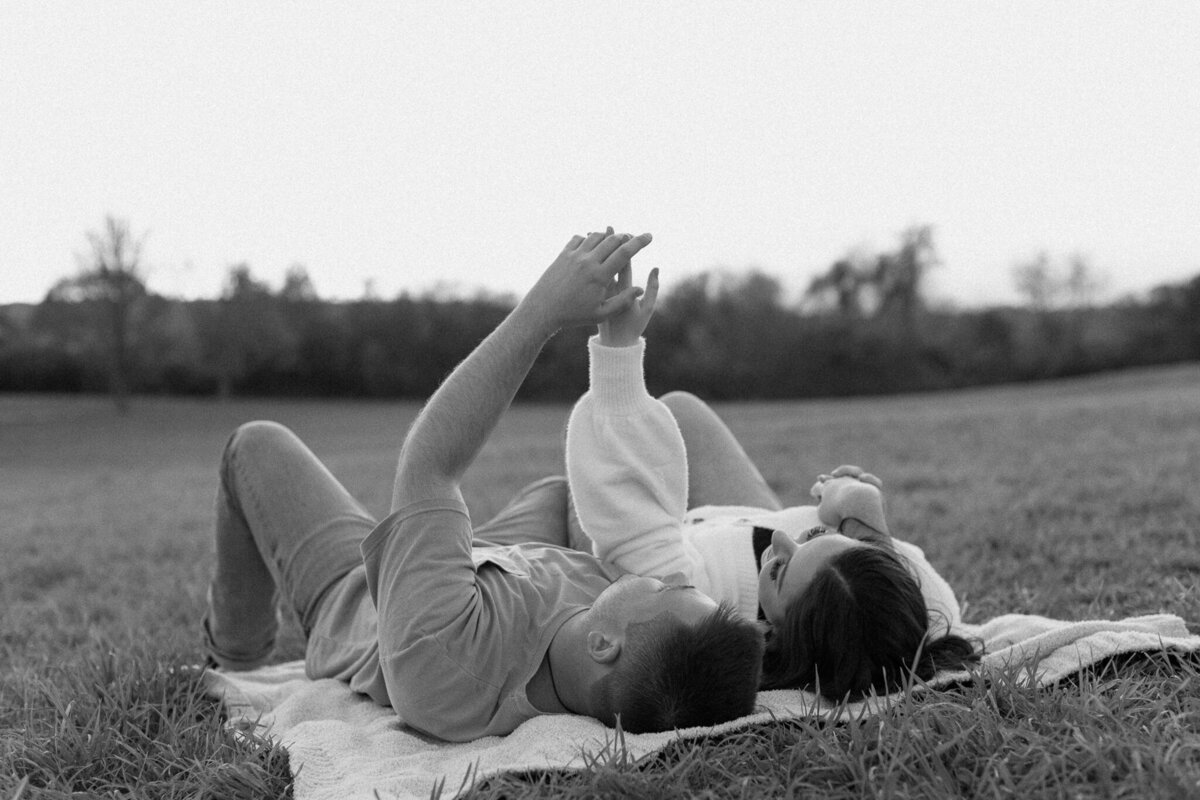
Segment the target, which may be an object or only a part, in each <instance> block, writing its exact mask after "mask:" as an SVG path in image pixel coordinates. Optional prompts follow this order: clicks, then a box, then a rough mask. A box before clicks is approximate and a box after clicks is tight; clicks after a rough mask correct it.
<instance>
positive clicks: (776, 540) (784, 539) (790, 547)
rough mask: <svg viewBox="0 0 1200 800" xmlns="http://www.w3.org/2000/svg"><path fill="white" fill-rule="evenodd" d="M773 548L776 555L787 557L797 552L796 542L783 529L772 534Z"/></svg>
mask: <svg viewBox="0 0 1200 800" xmlns="http://www.w3.org/2000/svg"><path fill="white" fill-rule="evenodd" d="M771 549H772V550H774V551H775V554H776V555H778V556H783V557H787V556H790V555H791V554H792V553H793V552H795V550H796V543H795V542H794V541H792V537H790V536H788V535H787V534H786V533H784V532H783V531H775V532H774V533H772V534H771Z"/></svg>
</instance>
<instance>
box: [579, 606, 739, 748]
mask: <svg viewBox="0 0 1200 800" xmlns="http://www.w3.org/2000/svg"><path fill="white" fill-rule="evenodd" d="M762 656H763V632H762V630H761V629H760V628H759V626H758V625H756V624H755V623H753V622H750V621H749V620H745V619H742V618H741V617H740V616H739V615H738V613H737V612H736V611H735V610H734V609H733V607H732V606H730V605H728V604H725V603H722V604H721V605H719V606H718V607H717V608H716V609H715V610H714V611H713V612H712V613H711V614H709V615H708V616H706V617H705V618H704V619H702V620H701V621H700V622H699V623H697V624H695V625H693V626H688V625H687V624H685V623H684V622H682V621H680V620H679V618H678V617H675V616H673V615H670V614H663V615H660V616H659V617H656V618H655V619H653V620H650V621H648V622H642V623H634V624H632V625H630V626H629V630H628V633H627V638H626V641H625V649H624V652H622V654H621V658H620V660H619V661H618V662H617V665H616V667H615V668H614V670H613V671H612V672H611V673H609V674H608V675H606V676H605V677H604V678H603V679H601V680H600V681H598V682H597V683H596V685H595V686H594V687H593V691H594V692H599V693H600V697H599V698H598V699H599V700H600V702H599V703H597V704H595V705H596V707H598V708H600V709H604V710H605V712H604V713H606V718H602V721H603V722H605V723H607V724H608V725H610V726H615V725H616V723H617V719H618V718H619V719H620V723H621V727H622V728H623V729H624V730H626V731H629V732H630V733H647V732H651V731H666V730H672V729H675V728H690V727H694V726H698V725H716V724H717V723H719V722H725V721H727V720H731V719H736V718H738V717H741V716H745V715H746V714H749V713H750V712H751V711H753V710H754V699H755V696H756V695H757V693H758V683H759V679H760V677H761V674H762Z"/></svg>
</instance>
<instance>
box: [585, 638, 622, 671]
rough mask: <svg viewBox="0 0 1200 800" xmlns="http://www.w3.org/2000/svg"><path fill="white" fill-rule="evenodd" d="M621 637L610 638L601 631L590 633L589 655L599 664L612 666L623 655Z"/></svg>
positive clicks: (588, 642) (588, 641)
mask: <svg viewBox="0 0 1200 800" xmlns="http://www.w3.org/2000/svg"><path fill="white" fill-rule="evenodd" d="M621 644H622V640H621V637H618V636H610V635H609V634H606V633H602V632H601V631H588V635H587V649H588V655H589V656H591V659H592V660H593V661H595V662H596V663H597V664H611V663H613V662H614V661H616V660H617V656H619V655H621Z"/></svg>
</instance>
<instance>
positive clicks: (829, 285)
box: [804, 257, 869, 317]
mask: <svg viewBox="0 0 1200 800" xmlns="http://www.w3.org/2000/svg"><path fill="white" fill-rule="evenodd" d="M868 282H869V281H868V276H867V274H866V273H865V271H864V270H862V269H860V268H859V267H858V265H856V264H855V263H854V261H853V260H852V259H851V258H850V257H846V258H839V259H838V260H837V261H835V262H833V264H832V265H831V266H830V267H829V270H828V271H827V272H825V273H823V274H821V275H818V276H817V277H815V278H813V279H812V282H811V283H810V284H809V285H808V289H807V290H805V293H804V296H805V297H806V298H811V299H815V300H817V301H818V302H821V303H822V305H824V304H825V303H826V302H827V301H826V300H825V298H827V297H828V296H829V295H832V296H833V299H834V302H835V303H836V304H837V310H838V313H840V314H843V315H845V316H847V317H857V316H860V315H861V314H862V297H861V295H862V291H863V288H864V287H865V286H866V285H867V283H868Z"/></svg>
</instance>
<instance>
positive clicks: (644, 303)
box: [600, 266, 658, 347]
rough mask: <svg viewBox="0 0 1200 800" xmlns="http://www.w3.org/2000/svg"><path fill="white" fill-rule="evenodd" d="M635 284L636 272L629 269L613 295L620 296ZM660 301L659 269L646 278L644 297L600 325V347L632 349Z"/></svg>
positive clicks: (620, 277)
mask: <svg viewBox="0 0 1200 800" xmlns="http://www.w3.org/2000/svg"><path fill="white" fill-rule="evenodd" d="M632 282H633V274H632V269H631V268H630V267H628V266H627V267H625V268H624V269H623V270H621V271H620V272H619V273H618V274H617V277H616V278H615V279H614V280H613V284H612V287H611V288H610V289H609V292H610V294H611V295H612V296H614V297H620V296H622V295H623V294H624V293H626V292H628V291H629V289H630V284H631V283H632ZM656 300H658V268H657V267H655V268H654V269H652V270H650V275H649V276H648V277H647V278H646V290H645V292H643V293H642V295H641V297H634V299H633V301H632V302H631V303H629V305H627V306H625V307H624V308H622V309H621V310H620V311H617V312H616V313H614V314H612V315H611V316H610V317H608V318H607V319H606V320H604V321H603V322H601V323H600V344H602V345H604V346H605V347H629V346H631V345H634V344H636V343H637V340H638V339H639V338H640V337H641V335H642V334H643V333H645V332H646V325H648V324H649V323H650V317H652V316H654V303H655V301H656Z"/></svg>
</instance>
